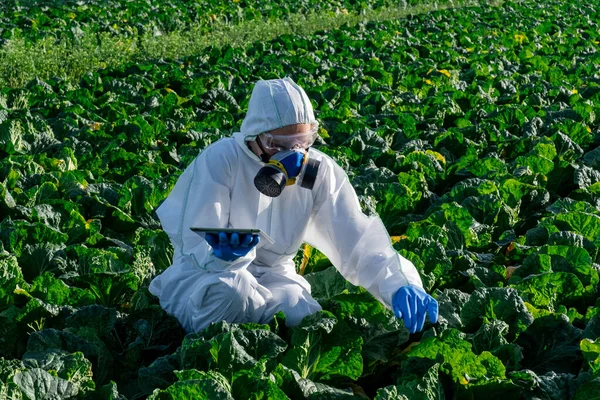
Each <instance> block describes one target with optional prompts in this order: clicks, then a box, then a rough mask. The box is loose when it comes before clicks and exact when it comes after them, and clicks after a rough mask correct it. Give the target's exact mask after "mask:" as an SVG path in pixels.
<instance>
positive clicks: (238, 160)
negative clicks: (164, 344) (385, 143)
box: [149, 80, 423, 332]
mask: <svg viewBox="0 0 600 400" xmlns="http://www.w3.org/2000/svg"><path fill="white" fill-rule="evenodd" d="M274 81H275V82H273V81H268V82H270V84H265V83H261V82H264V81H259V82H258V83H257V85H256V87H255V89H254V91H253V93H252V97H251V100H250V105H249V111H248V114H247V116H246V119H245V120H244V124H242V131H244V128H246V133H244V132H237V133H235V134H234V135H233V137H232V138H225V139H221V140H219V141H217V142H216V143H213V144H212V145H210V146H208V147H207V148H206V149H205V150H204V151H202V153H201V154H200V155H199V156H198V157H197V158H196V159H195V160H194V161H193V162H192V163H191V164H190V165H189V166H188V168H186V170H185V171H184V172H183V174H182V175H181V176H180V178H179V180H178V181H177V183H176V185H175V187H174V188H173V190H172V191H171V193H170V194H169V196H168V197H167V199H166V200H165V201H164V202H163V204H161V206H160V207H159V208H158V209H157V211H156V212H157V214H158V217H159V218H160V221H161V223H162V226H163V229H164V230H165V232H166V233H167V234H168V235H169V238H170V239H171V241H172V243H173V247H174V249H175V253H174V256H173V264H172V265H171V266H170V267H169V268H167V269H166V270H165V271H164V272H163V273H162V274H160V275H158V276H157V277H155V278H154V280H153V281H152V282H151V283H150V288H149V290H150V292H151V293H152V294H154V295H156V296H157V297H158V298H159V300H160V304H161V306H162V307H163V308H164V309H165V310H166V311H167V312H168V313H169V314H171V315H174V316H175V317H177V318H178V319H179V321H180V322H181V324H182V326H183V327H184V328H185V329H186V330H187V331H188V332H198V331H200V330H202V329H204V328H205V327H207V326H208V325H210V323H211V322H218V321H220V320H226V321H228V322H266V321H268V320H270V319H271V318H272V316H273V314H274V313H275V312H277V311H279V310H283V311H284V313H285V314H286V317H287V322H288V323H289V324H290V325H295V324H297V323H299V322H300V320H301V319H302V318H303V317H304V316H306V315H310V314H312V313H315V312H317V311H319V310H320V309H321V307H320V306H319V305H318V303H317V302H316V301H315V300H314V299H313V298H312V297H311V296H310V285H309V284H308V282H307V281H306V280H305V279H304V278H303V277H302V276H300V275H298V274H297V273H296V271H295V265H294V261H293V258H294V256H295V254H296V253H297V252H298V250H299V248H300V245H301V244H302V243H303V242H307V243H309V244H310V245H312V246H314V247H316V248H318V249H319V250H320V251H322V252H323V253H324V254H325V255H326V256H327V257H328V258H329V259H330V260H331V262H332V263H333V265H334V266H335V267H336V268H337V269H338V270H339V271H340V272H341V274H342V275H343V276H344V277H345V278H346V279H348V280H349V281H350V282H351V283H353V284H355V285H360V286H363V287H364V288H365V289H367V290H368V291H369V292H370V293H372V294H373V295H374V296H375V297H376V298H377V299H378V300H380V301H381V302H382V303H383V304H384V305H385V306H386V307H388V308H391V299H392V295H393V294H394V292H395V291H396V290H397V289H398V288H400V287H401V286H404V285H407V284H413V285H416V286H419V287H423V285H422V282H421V278H420V276H419V274H418V272H417V270H416V268H415V267H414V265H413V264H412V263H411V262H410V261H408V260H407V259H405V258H403V257H402V256H400V255H399V254H398V253H397V252H396V251H395V250H394V249H393V247H392V245H391V241H390V238H389V236H388V233H387V231H386V229H385V227H384V226H383V223H382V222H381V220H380V219H379V217H367V216H366V215H364V214H363V213H362V212H361V209H360V205H359V202H358V198H357V196H356V193H355V191H354V189H353V188H352V185H351V184H350V182H349V181H348V177H347V176H346V174H345V173H344V171H343V169H342V168H341V167H339V166H338V165H337V164H336V163H335V162H334V161H333V160H332V159H331V158H330V157H328V156H327V155H325V154H323V153H321V152H319V151H317V150H315V149H310V150H309V157H311V158H314V159H317V160H319V161H321V166H320V168H319V173H318V176H317V179H316V182H315V187H314V189H313V190H307V189H304V188H301V187H299V186H297V185H293V186H289V187H286V188H285V190H284V191H283V192H282V194H281V195H280V196H279V197H275V198H271V197H267V196H265V195H262V194H261V193H260V192H259V191H258V190H256V188H255V187H254V182H253V180H254V176H255V175H256V173H257V172H258V170H259V169H260V168H261V167H262V166H263V164H262V162H261V161H260V159H259V157H258V156H256V155H255V154H254V153H253V152H252V151H251V150H250V149H249V148H248V147H247V143H246V141H247V140H253V139H254V138H255V136H256V134H258V133H261V132H262V131H264V130H269V129H273V128H276V127H279V126H277V125H276V124H275V122H274V120H273V119H268V118H267V117H264V118H263V115H264V116H266V115H271V114H269V112H271V111H268V107H270V106H269V104H270V103H269V102H268V101H264V100H263V102H262V103H260V104H264V108H265V110H266V111H265V110H263V111H262V112H259V111H258V110H257V107H259V105H253V104H254V103H253V98H254V96H255V93H257V94H260V95H261V96H262V95H263V94H264V93H262V94H261V91H260V90H258V89H257V87H262V88H268V89H269V93H270V92H271V91H272V90H274V91H275V94H276V95H275V96H274V97H273V99H278V100H277V102H278V103H277V108H278V110H279V115H280V117H282V116H283V117H282V118H284V119H283V121H284V126H286V125H289V124H294V123H300V122H306V121H309V120H310V118H314V117H313V110H312V106H311V105H310V101H308V98H307V97H306V94H305V93H304V91H301V92H298V91H297V89H295V87H294V86H293V85H292V84H291V83H290V81H291V80H286V81H285V82H283V83H282V82H281V81H282V80H274ZM292 83H293V82H292ZM278 91H285V92H287V94H288V96H287V97H286V96H283V95H282V94H281V93H279V92H278ZM296 94H299V95H298V96H296ZM302 100H303V101H302ZM290 102H291V103H290ZM257 104H258V103H257ZM282 110H287V111H285V112H283V111H282ZM253 113H256V114H253ZM254 116H258V117H257V118H256V119H255V118H254ZM294 118H295V119H294ZM261 121H262V122H261ZM261 124H262V125H261ZM274 124H275V125H274ZM192 226H205V227H223V228H260V229H262V230H263V231H265V232H266V233H267V234H268V235H269V236H270V237H271V238H273V239H274V240H275V244H273V245H270V244H268V243H266V242H260V243H259V244H258V245H257V246H256V248H254V249H253V250H252V251H251V252H250V253H248V255H247V256H245V257H242V258H239V259H237V260H235V261H233V262H226V261H223V260H220V259H218V258H216V257H215V256H214V255H213V253H212V250H211V247H210V246H209V245H208V243H206V242H205V241H204V240H203V239H202V238H201V237H200V236H198V235H197V234H195V233H194V232H192V231H191V230H190V227H192Z"/></svg>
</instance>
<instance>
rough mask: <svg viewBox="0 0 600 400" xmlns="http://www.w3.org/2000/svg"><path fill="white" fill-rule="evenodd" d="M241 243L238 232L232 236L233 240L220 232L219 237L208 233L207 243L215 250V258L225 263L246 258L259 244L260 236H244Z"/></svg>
mask: <svg viewBox="0 0 600 400" xmlns="http://www.w3.org/2000/svg"><path fill="white" fill-rule="evenodd" d="M242 236H243V238H242V242H241V243H240V235H239V233H237V232H234V233H232V234H231V239H230V238H229V237H227V234H226V233H225V232H219V236H218V237H217V235H215V234H212V233H207V234H206V236H205V237H206V241H207V242H208V244H209V245H210V246H211V247H212V248H213V254H214V255H215V257H217V258H220V259H221V260H224V261H233V260H235V259H238V258H240V257H244V256H245V255H246V254H248V253H249V252H250V250H252V248H253V247H254V246H256V245H257V244H258V242H259V241H260V238H259V237H258V235H242Z"/></svg>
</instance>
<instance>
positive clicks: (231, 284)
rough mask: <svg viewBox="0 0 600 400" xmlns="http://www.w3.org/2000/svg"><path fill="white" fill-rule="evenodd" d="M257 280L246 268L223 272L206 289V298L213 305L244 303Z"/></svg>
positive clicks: (251, 292) (253, 289)
mask: <svg viewBox="0 0 600 400" xmlns="http://www.w3.org/2000/svg"><path fill="white" fill-rule="evenodd" d="M256 285H257V282H256V279H255V278H254V277H253V276H252V274H251V273H250V272H248V271H246V270H240V271H235V272H231V273H227V274H223V276H222V277H220V278H219V279H218V280H217V281H216V282H215V283H214V284H213V285H211V286H210V287H209V288H208V289H207V291H206V297H207V299H212V300H211V305H212V306H213V307H219V304H220V305H221V306H228V305H229V304H237V305H241V304H245V303H247V301H248V297H250V296H251V295H252V294H253V292H254V291H255V288H256Z"/></svg>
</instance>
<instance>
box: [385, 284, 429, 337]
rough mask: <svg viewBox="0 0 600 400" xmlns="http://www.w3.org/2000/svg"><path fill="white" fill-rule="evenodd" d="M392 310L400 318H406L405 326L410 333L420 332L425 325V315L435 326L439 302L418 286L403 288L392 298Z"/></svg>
mask: <svg viewBox="0 0 600 400" xmlns="http://www.w3.org/2000/svg"><path fill="white" fill-rule="evenodd" d="M392 309H393V310H394V314H395V315H396V317H398V318H404V326H405V327H406V328H407V329H408V330H409V331H410V333H415V332H420V331H421V330H422V329H423V325H424V324H425V313H429V321H430V322H431V323H432V324H435V323H436V322H437V319H438V303H437V301H436V300H435V299H434V298H433V297H431V296H430V295H428V294H427V293H425V292H424V291H423V289H421V288H419V287H417V286H412V285H408V286H402V287H401V288H400V289H398V291H397V292H396V293H394V296H392Z"/></svg>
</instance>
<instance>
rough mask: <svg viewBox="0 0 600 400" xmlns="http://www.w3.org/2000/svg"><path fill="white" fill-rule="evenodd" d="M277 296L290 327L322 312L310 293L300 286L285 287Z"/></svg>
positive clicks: (278, 291)
mask: <svg viewBox="0 0 600 400" xmlns="http://www.w3.org/2000/svg"><path fill="white" fill-rule="evenodd" d="M276 296H277V300H278V301H279V303H280V306H281V310H282V311H283V313H284V314H285V318H286V324H287V325H288V326H296V325H298V324H300V322H301V321H302V319H304V317H306V316H309V315H311V314H314V313H316V312H318V311H321V310H322V308H321V306H320V305H319V303H317V301H316V300H315V299H313V298H312V296H311V295H310V293H308V291H307V290H305V289H304V288H303V287H302V286H300V285H298V284H293V285H284V286H283V287H281V288H280V289H279V290H277V294H276Z"/></svg>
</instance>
